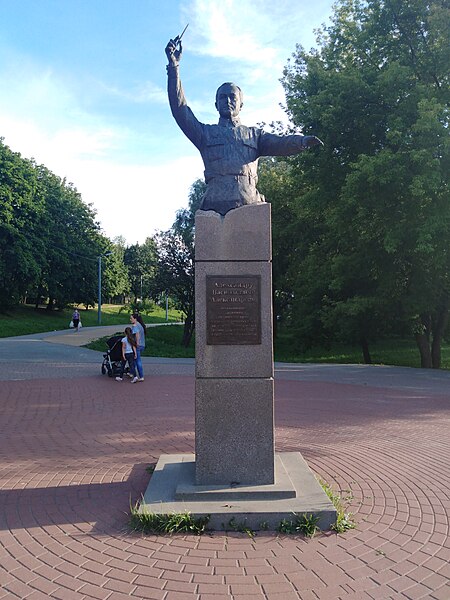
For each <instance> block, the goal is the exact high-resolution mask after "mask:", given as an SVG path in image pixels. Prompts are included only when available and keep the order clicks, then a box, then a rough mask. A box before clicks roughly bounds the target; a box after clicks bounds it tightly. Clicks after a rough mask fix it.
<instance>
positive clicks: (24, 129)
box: [2, 118, 203, 244]
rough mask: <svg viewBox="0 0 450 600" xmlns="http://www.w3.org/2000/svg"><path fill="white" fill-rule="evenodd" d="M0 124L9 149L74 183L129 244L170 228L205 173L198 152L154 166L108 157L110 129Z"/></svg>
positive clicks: (106, 225) (105, 224) (109, 230)
mask: <svg viewBox="0 0 450 600" xmlns="http://www.w3.org/2000/svg"><path fill="white" fill-rule="evenodd" d="M2 125H3V127H2V134H3V135H4V137H5V143H6V144H7V145H8V146H10V148H11V150H13V151H14V152H20V153H21V154H22V156H24V157H26V158H31V157H33V158H35V160H36V162H37V163H38V164H45V166H46V167H47V168H49V169H50V170H51V171H52V172H53V173H55V174H56V175H58V176H60V177H62V178H64V177H65V178H66V180H67V181H68V182H73V183H74V185H75V186H76V188H77V190H78V191H79V192H80V193H81V195H82V198H83V200H84V202H86V203H88V204H93V206H94V208H95V209H96V211H97V218H98V220H99V221H100V223H101V226H102V229H103V230H104V231H105V233H106V235H107V236H108V237H110V238H113V237H116V236H118V235H121V236H123V237H124V238H125V239H126V240H127V242H128V243H130V244H131V243H136V242H139V243H142V242H143V241H144V240H145V238H146V237H148V236H149V235H152V233H153V232H154V231H155V230H157V229H162V230H166V229H168V228H169V227H170V226H171V225H172V223H173V221H174V218H175V212H176V211H177V210H178V209H179V208H181V207H182V206H186V205H187V199H188V192H189V188H190V186H191V185H192V183H193V182H194V180H195V179H196V178H198V177H202V176H203V166H202V162H201V159H200V156H198V157H177V158H176V159H174V160H171V161H167V162H163V163H162V164H158V165H157V166H154V165H151V164H148V165H145V164H135V165H125V164H122V163H119V162H117V161H115V160H112V159H111V158H109V157H108V152H107V150H109V149H110V147H111V143H113V142H114V139H115V134H114V132H113V131H108V130H102V129H99V130H90V131H88V130H83V129H81V128H77V129H72V130H66V129H60V130H58V131H57V132H56V133H55V134H49V133H48V132H46V131H45V130H44V129H41V128H39V126H38V125H36V123H33V122H32V121H21V120H15V119H11V118H10V119H5V118H2ZM10 140H13V143H12V142H11V141H10ZM149 162H150V161H149Z"/></svg>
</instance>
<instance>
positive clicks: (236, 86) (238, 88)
mask: <svg viewBox="0 0 450 600" xmlns="http://www.w3.org/2000/svg"><path fill="white" fill-rule="evenodd" d="M226 85H232V86H233V87H235V88H236V89H237V90H239V98H240V100H241V104H243V102H244V94H243V93H242V90H241V88H240V87H239V86H238V85H236V84H235V83H233V82H232V81H226V82H225V83H222V85H219V87H218V88H217V92H216V104H217V101H218V99H219V92H220V90H221V89H222V88H223V87H225V86H226Z"/></svg>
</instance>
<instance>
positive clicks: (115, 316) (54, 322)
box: [0, 304, 180, 337]
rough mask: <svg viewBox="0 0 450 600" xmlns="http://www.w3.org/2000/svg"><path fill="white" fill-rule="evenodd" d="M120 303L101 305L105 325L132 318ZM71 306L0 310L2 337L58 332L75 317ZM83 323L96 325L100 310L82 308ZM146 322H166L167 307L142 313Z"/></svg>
mask: <svg viewBox="0 0 450 600" xmlns="http://www.w3.org/2000/svg"><path fill="white" fill-rule="evenodd" d="M120 308H121V307H120V306H118V305H115V304H103V305H102V325H122V324H124V323H128V321H129V314H130V313H129V311H124V312H119V310H120ZM72 312H73V310H72V309H65V310H62V311H56V310H52V311H48V310H46V309H45V308H39V309H38V310H35V309H34V306H29V305H21V306H18V307H17V308H15V309H14V310H11V311H9V312H7V313H6V314H5V313H0V337H9V336H14V335H26V334H28V333H41V332H44V331H58V330H61V329H68V328H69V323H70V321H71V318H72ZM80 315H81V322H82V323H83V326H84V327H92V326H95V325H97V324H98V323H97V309H94V308H91V309H89V310H87V311H86V310H80ZM143 318H144V321H145V322H146V323H165V321H166V311H165V308H161V307H159V306H158V307H155V310H154V311H153V312H152V313H150V314H149V315H143ZM177 321H180V313H179V312H178V311H174V310H172V311H169V322H172V323H173V322H177Z"/></svg>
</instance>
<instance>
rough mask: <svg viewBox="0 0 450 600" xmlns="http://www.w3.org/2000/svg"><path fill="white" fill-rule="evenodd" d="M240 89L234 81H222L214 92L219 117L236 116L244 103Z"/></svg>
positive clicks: (228, 117)
mask: <svg viewBox="0 0 450 600" xmlns="http://www.w3.org/2000/svg"><path fill="white" fill-rule="evenodd" d="M243 100H244V98H243V96H242V90H241V88H240V87H238V86H237V85H236V84H235V83H230V82H227V83H222V85H221V86H220V87H219V89H218V90H217V92H216V108H217V110H218V111H219V115H220V116H221V117H225V118H227V119H230V118H232V117H237V116H238V114H239V113H240V112H241V108H242V107H243V105H244V102H243Z"/></svg>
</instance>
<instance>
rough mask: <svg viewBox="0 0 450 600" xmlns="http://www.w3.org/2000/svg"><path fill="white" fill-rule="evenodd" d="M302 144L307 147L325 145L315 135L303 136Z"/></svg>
mask: <svg viewBox="0 0 450 600" xmlns="http://www.w3.org/2000/svg"><path fill="white" fill-rule="evenodd" d="M302 144H303V146H304V147H305V148H312V147H313V146H323V142H322V140H319V138H318V137H316V136H315V135H305V136H303V140H302Z"/></svg>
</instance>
